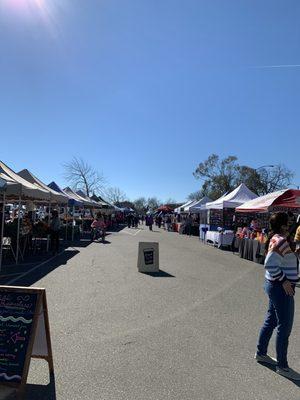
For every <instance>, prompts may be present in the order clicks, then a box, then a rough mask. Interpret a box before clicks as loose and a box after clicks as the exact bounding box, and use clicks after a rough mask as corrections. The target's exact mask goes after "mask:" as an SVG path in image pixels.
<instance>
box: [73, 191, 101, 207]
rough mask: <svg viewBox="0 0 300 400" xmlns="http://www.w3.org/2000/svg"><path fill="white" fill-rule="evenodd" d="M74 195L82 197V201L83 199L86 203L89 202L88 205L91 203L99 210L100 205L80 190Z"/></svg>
mask: <svg viewBox="0 0 300 400" xmlns="http://www.w3.org/2000/svg"><path fill="white" fill-rule="evenodd" d="M76 194H77V195H78V196H80V197H82V198H83V199H85V200H86V201H89V202H90V203H92V204H93V205H94V207H95V208H101V204H100V203H99V202H98V201H95V200H93V199H91V198H90V197H89V196H87V195H86V194H85V193H84V192H83V191H82V190H78V191H77V192H76Z"/></svg>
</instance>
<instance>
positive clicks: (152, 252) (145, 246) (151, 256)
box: [138, 242, 159, 272]
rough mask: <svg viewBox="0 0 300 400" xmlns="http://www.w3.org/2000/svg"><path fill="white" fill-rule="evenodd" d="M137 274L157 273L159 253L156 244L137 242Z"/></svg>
mask: <svg viewBox="0 0 300 400" xmlns="http://www.w3.org/2000/svg"><path fill="white" fill-rule="evenodd" d="M138 270H139V272H158V271H159V253H158V243H157V242H139V254H138Z"/></svg>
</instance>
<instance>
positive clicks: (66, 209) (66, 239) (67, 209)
mask: <svg viewBox="0 0 300 400" xmlns="http://www.w3.org/2000/svg"><path fill="white" fill-rule="evenodd" d="M67 240H68V203H67V204H66V241H67Z"/></svg>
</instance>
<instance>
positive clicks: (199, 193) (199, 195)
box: [187, 190, 204, 200]
mask: <svg viewBox="0 0 300 400" xmlns="http://www.w3.org/2000/svg"><path fill="white" fill-rule="evenodd" d="M202 197H204V196H203V192H202V190H197V191H196V192H193V193H190V194H189V195H188V197H187V199H188V200H201V199H202Z"/></svg>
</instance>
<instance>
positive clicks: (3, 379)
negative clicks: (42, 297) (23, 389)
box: [0, 287, 39, 384]
mask: <svg viewBox="0 0 300 400" xmlns="http://www.w3.org/2000/svg"><path fill="white" fill-rule="evenodd" d="M38 297H39V294H38V293H30V292H29V293H28V292H27V291H25V292H24V291H22V290H19V291H18V290H14V291H8V290H5V289H1V287H0V383H17V384H18V383H21V381H22V377H23V373H24V367H25V362H26V358H27V354H28V347H29V344H30V340H31V335H32V328H33V321H34V319H35V314H36V308H37V302H38Z"/></svg>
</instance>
